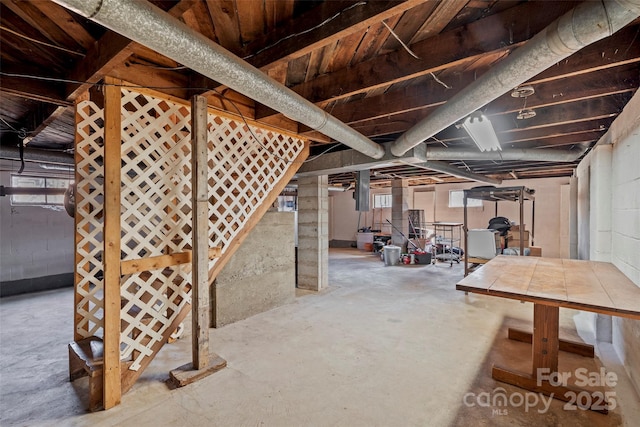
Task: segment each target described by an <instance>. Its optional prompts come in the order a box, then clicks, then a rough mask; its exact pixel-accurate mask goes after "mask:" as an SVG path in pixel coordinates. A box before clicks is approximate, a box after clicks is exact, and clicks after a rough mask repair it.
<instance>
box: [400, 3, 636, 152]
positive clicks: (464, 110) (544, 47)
mask: <svg viewBox="0 0 640 427" xmlns="http://www.w3.org/2000/svg"><path fill="white" fill-rule="evenodd" d="M638 16H640V0H616V1H607V2H602V1H586V2H584V3H582V4H580V5H578V6H576V7H575V8H574V9H572V10H570V11H569V12H567V13H566V14H564V15H563V16H561V17H560V18H558V19H557V20H556V21H554V22H553V23H551V24H550V25H549V26H548V27H547V28H545V29H544V30H542V31H541V32H540V33H538V34H536V35H535V36H534V37H533V38H532V39H531V40H529V41H528V42H527V43H526V44H525V45H523V46H522V47H520V48H518V49H516V50H515V52H514V53H512V54H511V55H510V56H509V57H508V58H506V59H505V60H503V61H502V62H500V64H498V65H497V66H496V67H494V68H492V69H491V70H490V71H488V72H487V73H485V74H484V75H482V77H480V78H479V79H478V80H476V81H475V82H473V83H472V84H470V85H469V86H467V87H466V88H464V89H463V90H461V91H460V92H458V93H457V94H456V95H455V96H453V97H452V98H451V99H450V100H449V101H447V103H446V104H444V105H443V106H442V107H440V108H438V109H436V110H435V111H434V112H433V113H431V114H430V115H429V116H428V117H426V118H425V119H424V120H422V121H420V122H419V123H417V124H416V125H415V126H414V127H412V128H411V129H409V130H408V131H406V132H405V133H404V134H402V135H401V136H400V138H398V139H397V140H396V141H394V142H393V144H391V153H392V154H393V155H395V156H401V155H403V154H404V153H406V152H407V150H409V149H410V148H412V147H415V146H416V145H418V144H420V143H421V142H423V141H425V140H427V139H429V138H431V137H432V136H433V135H435V134H437V133H438V132H440V131H442V130H443V129H446V128H447V127H449V126H451V125H452V124H454V123H456V122H458V121H460V120H462V119H463V118H465V117H466V116H468V115H469V114H471V113H473V112H474V111H476V110H478V109H479V108H481V107H483V106H484V105H486V104H488V103H489V102H491V101H493V100H494V99H496V98H498V97H500V96H502V95H503V94H505V93H507V92H508V91H510V90H512V89H513V88H515V87H517V86H518V85H520V84H522V83H524V82H526V81H527V80H529V79H530V78H532V77H534V76H535V75H537V74H539V73H540V72H542V71H544V70H546V69H547V68H549V67H550V66H552V65H553V64H555V63H557V62H558V61H560V60H562V59H564V58H566V57H568V56H569V55H571V54H573V53H574V52H576V51H578V50H580V49H582V48H583V47H585V46H587V45H589V44H591V43H594V42H596V41H598V40H601V39H603V38H605V37H608V36H610V35H612V34H613V33H615V32H616V31H618V30H619V29H621V28H622V27H624V26H625V25H627V24H628V23H630V22H631V21H633V20H634V19H636V18H637V17H638Z"/></svg>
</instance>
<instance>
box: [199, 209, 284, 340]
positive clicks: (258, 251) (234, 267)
mask: <svg viewBox="0 0 640 427" xmlns="http://www.w3.org/2000/svg"><path fill="white" fill-rule="evenodd" d="M294 216H295V215H294V213H293V212H267V213H266V214H265V215H264V217H262V219H261V220H260V222H259V223H258V224H257V225H256V226H255V228H254V229H253V230H252V231H251V233H250V234H249V236H248V237H247V238H246V239H245V241H244V242H243V243H242V245H241V246H240V248H239V249H238V251H237V252H236V253H235V254H234V256H233V257H232V258H231V260H230V261H229V262H228V263H227V265H225V267H224V268H223V269H222V271H221V272H220V274H219V275H218V277H217V278H216V279H215V281H214V284H213V286H212V287H211V310H212V313H211V320H212V325H213V327H220V326H224V325H227V324H229V323H233V322H237V321H238V320H242V319H246V318H247V317H250V316H253V315H255V314H258V313H262V312H264V311H267V310H271V309H272V308H275V307H278V306H280V305H282V304H286V303H288V302H291V301H292V300H293V299H294V298H295V286H296V284H295V260H294V256H295V252H294V250H295V246H294V224H295V222H294Z"/></svg>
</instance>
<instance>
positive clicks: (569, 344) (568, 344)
mask: <svg viewBox="0 0 640 427" xmlns="http://www.w3.org/2000/svg"><path fill="white" fill-rule="evenodd" d="M508 338H509V339H510V340H514V341H520V342H524V343H528V344H531V343H532V342H533V334H531V333H530V332H526V331H522V330H519V329H514V328H509V330H508ZM558 348H559V350H560V351H564V352H565V353H573V354H578V355H580V356H584V357H595V349H594V347H593V346H592V345H591V344H585V343H581V342H577V341H571V340H563V339H561V340H559V346H558Z"/></svg>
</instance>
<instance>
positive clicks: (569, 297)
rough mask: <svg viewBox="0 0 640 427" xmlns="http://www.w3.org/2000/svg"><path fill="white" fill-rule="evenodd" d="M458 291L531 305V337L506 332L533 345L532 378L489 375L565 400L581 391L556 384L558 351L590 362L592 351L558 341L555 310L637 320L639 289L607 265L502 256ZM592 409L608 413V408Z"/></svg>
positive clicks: (502, 373) (503, 373) (495, 372)
mask: <svg viewBox="0 0 640 427" xmlns="http://www.w3.org/2000/svg"><path fill="white" fill-rule="evenodd" d="M456 289H458V290H460V291H465V292H473V293H478V294H484V295H491V296H497V297H502V298H510V299H515V300H519V301H529V302H532V303H533V304H534V307H533V334H529V333H526V332H522V331H517V330H513V329H510V330H509V338H511V339H515V340H519V341H525V342H530V343H532V344H533V369H532V372H531V374H523V373H519V372H514V371H509V370H506V369H502V368H499V367H496V366H494V367H493V370H492V376H493V378H494V379H495V380H498V381H502V382H505V383H508V384H512V385H515V386H518V387H522V388H525V389H527V390H531V391H535V392H539V393H544V394H546V395H549V396H553V397H555V398H557V399H560V400H565V401H567V400H569V399H570V397H571V396H575V395H576V393H579V392H580V391H581V390H580V389H577V388H575V387H571V386H568V385H566V384H558V383H559V382H558V381H557V380H556V379H557V378H561V376H560V375H561V373H558V351H559V350H562V351H568V352H573V353H577V354H582V355H585V356H591V357H593V346H590V345H585V344H581V343H575V342H570V341H565V340H560V339H559V337H558V326H559V308H560V307H566V308H573V309H576V310H585V311H592V312H596V313H602V314H608V315H612V316H620V317H628V318H632V319H640V287H638V286H636V285H635V284H634V283H633V282H632V281H631V280H629V279H628V278H627V277H626V276H625V275H624V274H622V272H620V270H618V269H617V268H616V267H615V266H614V265H613V264H610V263H606V262H598V261H581V260H568V259H557V258H538V257H518V256H504V255H501V256H497V257H496V258H494V259H492V260H491V261H489V262H488V263H487V264H485V265H484V267H482V268H480V269H479V270H477V271H475V272H473V273H472V274H470V275H469V276H467V277H465V278H464V279H462V281H460V282H459V283H458V284H457V285H456ZM554 373H558V375H555V376H554V375H553V374H554ZM590 406H591V405H590ZM591 409H592V410H597V411H599V412H604V413H606V412H607V409H606V405H605V406H604V407H602V406H596V405H595V404H594V405H593V406H591Z"/></svg>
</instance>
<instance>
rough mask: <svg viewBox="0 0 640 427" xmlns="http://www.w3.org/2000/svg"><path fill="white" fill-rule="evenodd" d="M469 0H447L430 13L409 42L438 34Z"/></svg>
mask: <svg viewBox="0 0 640 427" xmlns="http://www.w3.org/2000/svg"><path fill="white" fill-rule="evenodd" d="M468 2H469V0H446V1H442V2H440V3H439V4H438V7H436V9H435V10H434V11H433V13H431V14H430V15H429V17H428V18H427V19H426V20H425V21H424V23H423V24H422V26H421V27H420V28H419V29H418V31H416V33H415V35H414V36H413V38H412V39H411V40H410V42H409V43H408V44H413V43H416V42H419V41H421V40H424V39H428V38H429V37H433V36H436V35H438V34H439V33H440V32H441V31H442V30H444V28H445V27H446V26H447V25H448V24H449V22H451V20H452V19H453V18H455V17H456V16H457V15H458V12H460V11H461V10H462V9H463V8H464V7H465V6H466V5H467V3H468Z"/></svg>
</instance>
